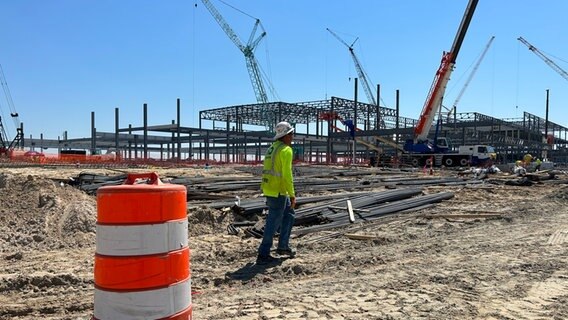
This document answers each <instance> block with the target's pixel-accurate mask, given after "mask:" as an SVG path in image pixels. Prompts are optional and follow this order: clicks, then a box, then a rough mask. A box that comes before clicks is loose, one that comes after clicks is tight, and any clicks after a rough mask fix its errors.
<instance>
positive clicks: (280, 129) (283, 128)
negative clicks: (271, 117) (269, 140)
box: [274, 121, 294, 140]
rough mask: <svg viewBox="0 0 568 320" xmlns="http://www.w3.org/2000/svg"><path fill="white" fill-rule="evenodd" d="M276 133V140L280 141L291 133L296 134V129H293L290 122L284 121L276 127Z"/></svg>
mask: <svg viewBox="0 0 568 320" xmlns="http://www.w3.org/2000/svg"><path fill="white" fill-rule="evenodd" d="M274 131H275V132H276V135H274V140H278V139H280V138H282V137H283V136H285V135H287V134H289V133H290V132H294V127H292V126H291V125H290V124H289V123H288V122H286V121H282V122H280V123H278V124H277V125H276V127H275V128H274Z"/></svg>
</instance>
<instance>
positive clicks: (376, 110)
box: [375, 84, 381, 130]
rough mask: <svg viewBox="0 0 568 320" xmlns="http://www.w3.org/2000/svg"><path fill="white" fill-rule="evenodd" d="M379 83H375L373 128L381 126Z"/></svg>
mask: <svg viewBox="0 0 568 320" xmlns="http://www.w3.org/2000/svg"><path fill="white" fill-rule="evenodd" d="M379 101H381V85H380V84H377V105H376V106H375V112H376V115H375V120H376V121H375V122H376V123H375V129H377V130H379V129H380V128H381V103H380V102H379Z"/></svg>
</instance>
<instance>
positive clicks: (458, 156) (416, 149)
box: [403, 0, 495, 166]
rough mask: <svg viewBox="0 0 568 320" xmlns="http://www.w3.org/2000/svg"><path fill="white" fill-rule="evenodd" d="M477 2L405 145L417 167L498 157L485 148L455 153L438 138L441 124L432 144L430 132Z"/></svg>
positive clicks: (469, 9) (472, 4)
mask: <svg viewBox="0 0 568 320" xmlns="http://www.w3.org/2000/svg"><path fill="white" fill-rule="evenodd" d="M477 3H478V0H470V1H469V3H468V5H467V7H466V10H465V13H464V16H463V18H462V21H461V24H460V26H459V29H458V32H457V34H456V37H455V38H454V42H453V44H452V48H451V49H450V51H448V52H444V53H443V55H442V61H441V63H440V67H439V68H438V70H437V71H436V75H435V77H434V81H433V82H432V85H431V87H430V91H429V92H428V96H427V98H426V102H425V103H424V107H423V109H422V113H421V114H420V118H419V120H418V124H417V125H416V127H415V128H414V137H413V139H409V140H407V141H406V142H405V144H404V150H405V151H406V152H407V153H406V154H404V155H403V157H406V158H407V159H409V160H410V161H411V163H412V164H413V165H423V164H429V163H430V162H431V161H432V160H434V161H435V164H436V165H442V164H443V165H446V166H455V165H462V166H465V165H467V164H469V163H471V164H479V163H480V162H484V161H487V160H489V159H491V158H493V157H494V154H495V151H494V149H493V147H490V146H485V145H475V146H460V147H459V149H458V151H457V152H453V151H451V144H450V142H449V139H447V138H445V137H438V129H439V124H438V125H437V126H436V135H435V137H434V140H433V141H430V140H429V139H428V133H429V132H430V129H431V128H432V124H433V122H434V118H435V116H436V113H438V111H439V110H440V108H441V105H442V99H443V97H444V92H445V91H446V86H447V84H448V81H449V80H450V75H451V74H452V71H453V70H454V66H455V63H456V58H457V56H458V53H459V51H460V48H461V45H462V43H463V39H464V38H465V34H466V32H467V29H468V27H469V23H470V22H471V18H472V17H473V13H474V11H475V8H476V7H477Z"/></svg>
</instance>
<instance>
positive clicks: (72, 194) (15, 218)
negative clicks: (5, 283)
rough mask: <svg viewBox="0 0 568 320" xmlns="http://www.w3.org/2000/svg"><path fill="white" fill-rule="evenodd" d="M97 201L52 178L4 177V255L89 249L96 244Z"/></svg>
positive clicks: (0, 193)
mask: <svg viewBox="0 0 568 320" xmlns="http://www.w3.org/2000/svg"><path fill="white" fill-rule="evenodd" d="M95 203H96V199H94V198H93V197H89V196H87V195H86V194H84V193H83V192H81V191H79V190H77V189H75V188H73V187H71V186H68V185H65V184H60V183H57V182H55V181H53V180H51V179H47V178H41V177H37V176H32V175H12V174H1V175H0V247H1V248H2V249H1V250H2V252H6V251H14V250H18V249H19V248H23V247H25V248H26V249H42V250H51V249H59V248H67V247H79V248H81V247H89V246H91V245H93V244H94V241H95V223H96V207H95Z"/></svg>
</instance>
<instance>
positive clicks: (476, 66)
mask: <svg viewBox="0 0 568 320" xmlns="http://www.w3.org/2000/svg"><path fill="white" fill-rule="evenodd" d="M493 39H495V36H491V39H489V42H487V45H485V49H483V52H482V53H481V56H479V59H478V60H477V62H476V63H475V66H474V67H473V69H472V70H471V73H470V74H469V76H468V77H467V80H466V81H465V83H464V85H463V88H462V89H461V90H460V93H458V96H457V97H456V100H455V101H454V104H453V105H452V106H453V108H452V109H451V110H450V113H451V112H452V110H454V112H455V110H456V107H457V105H458V102H460V99H461V97H462V96H463V94H464V92H465V89H467V86H468V85H469V83H470V82H471V80H472V79H473V76H474V75H475V73H476V72H477V69H478V68H479V65H480V64H481V61H483V58H484V57H485V54H486V53H487V51H489V47H491V43H493ZM448 114H449V113H448Z"/></svg>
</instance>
